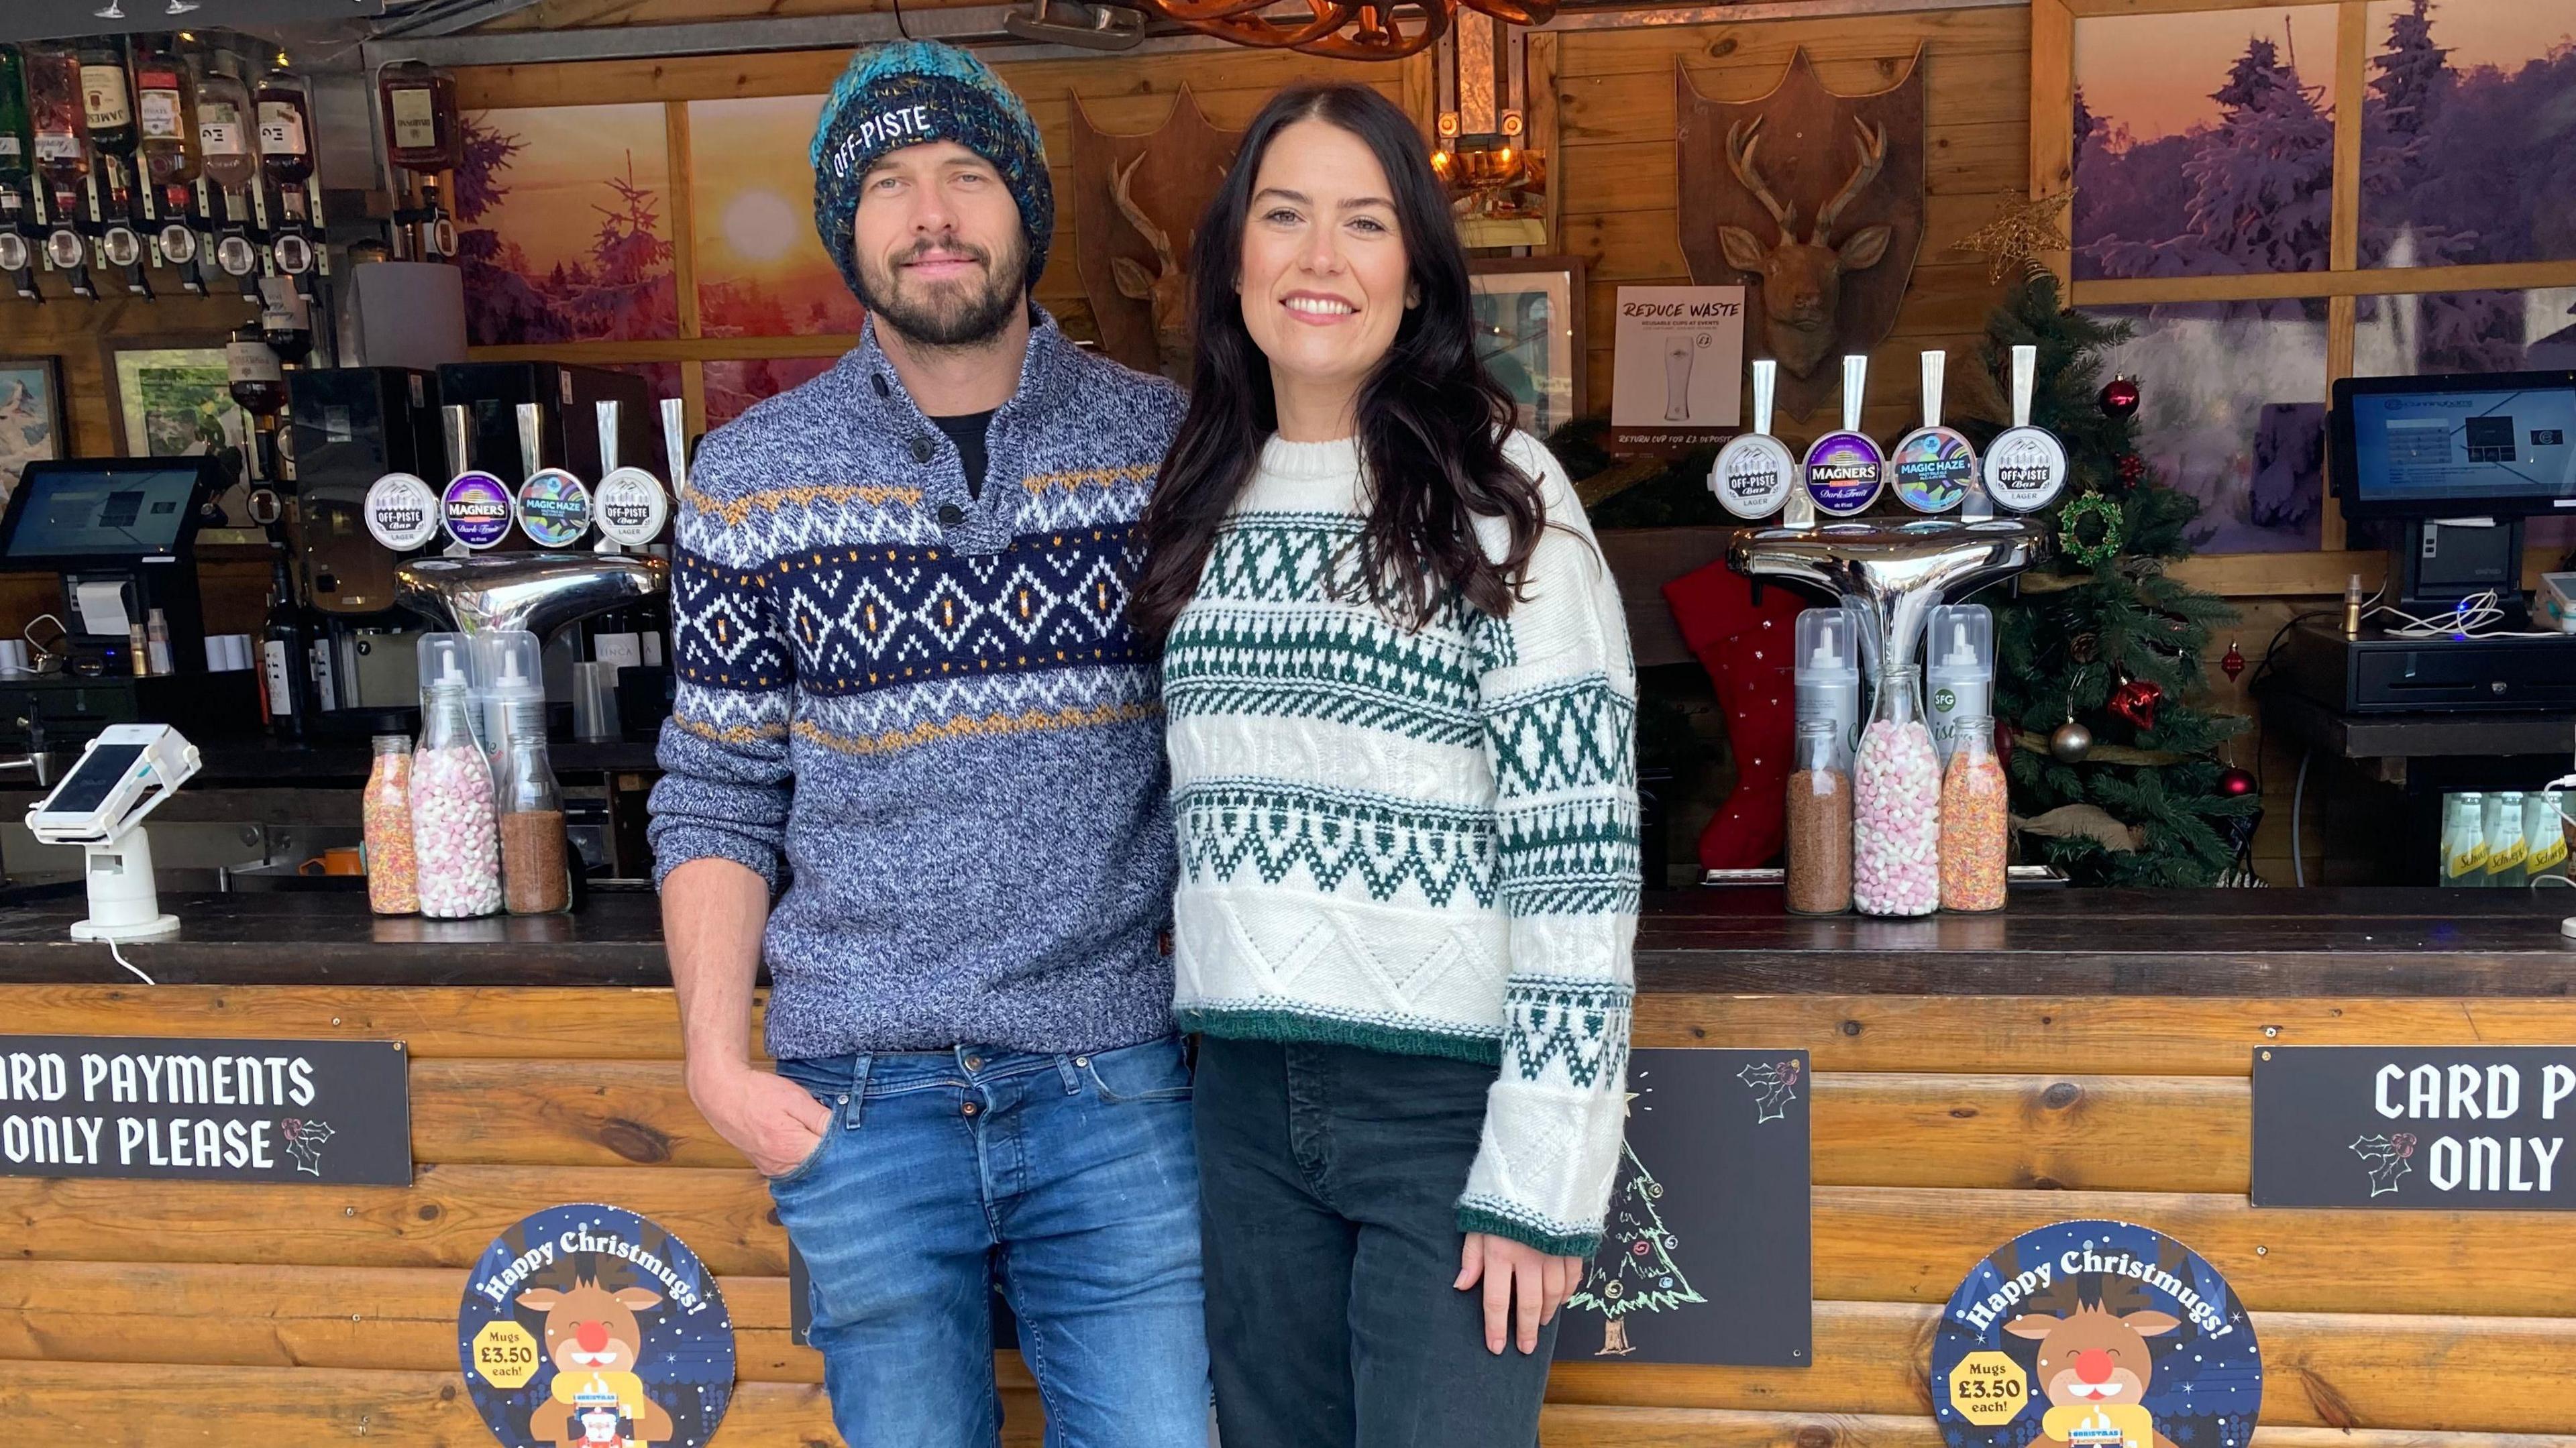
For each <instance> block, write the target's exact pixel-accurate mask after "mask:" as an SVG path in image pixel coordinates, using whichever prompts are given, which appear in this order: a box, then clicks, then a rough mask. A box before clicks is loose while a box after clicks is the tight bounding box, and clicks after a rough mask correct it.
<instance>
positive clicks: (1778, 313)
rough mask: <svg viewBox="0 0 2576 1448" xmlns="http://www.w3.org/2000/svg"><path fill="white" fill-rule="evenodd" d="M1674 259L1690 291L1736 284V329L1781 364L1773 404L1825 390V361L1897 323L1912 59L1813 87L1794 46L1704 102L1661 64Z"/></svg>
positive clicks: (1910, 240)
mask: <svg viewBox="0 0 2576 1448" xmlns="http://www.w3.org/2000/svg"><path fill="white" fill-rule="evenodd" d="M1673 89H1674V100H1675V103H1676V110H1677V112H1678V114H1679V117H1680V124H1679V129H1678V134H1677V135H1676V137H1675V143H1676V145H1677V146H1678V148H1679V150H1680V155H1679V158H1678V160H1679V164H1680V168H1681V169H1680V175H1681V178H1682V184H1681V197H1680V210H1679V216H1680V223H1681V232H1682V238H1681V239H1682V255H1683V256H1684V257H1685V258H1686V259H1687V260H1688V261H1689V263H1690V271H1691V280H1693V281H1695V282H1698V283H1699V284H1701V285H1702V286H1727V285H1732V284H1735V283H1738V282H1742V283H1745V284H1746V285H1747V289H1748V293H1749V295H1748V297H1747V301H1746V326H1745V333H1746V337H1747V340H1748V342H1749V343H1750V344H1751V347H1752V350H1753V351H1754V353H1755V355H1761V354H1764V353H1767V354H1769V355H1770V356H1772V357H1776V358H1778V359H1779V362H1780V372H1781V377H1780V404H1779V405H1780V408H1781V410H1782V411H1783V412H1788V413H1796V414H1805V413H1811V412H1813V411H1815V410H1816V409H1817V408H1818V407H1820V406H1822V405H1823V404H1824V403H1825V402H1826V401H1827V399H1828V398H1830V397H1832V396H1834V395H1835V384H1836V382H1837V381H1838V379H1839V377H1840V371H1839V369H1838V368H1836V367H1834V366H1832V365H1829V364H1830V360H1831V359H1832V358H1835V357H1839V356H1841V355H1842V354H1844V353H1846V352H1867V351H1869V350H1871V349H1872V348H1874V347H1876V346H1877V345H1878V344H1879V343H1880V342H1881V341H1883V340H1885V338H1886V336H1887V334H1888V331H1889V329H1891V328H1892V327H1894V326H1895V325H1896V313H1897V308H1898V306H1899V304H1901V303H1902V302H1903V300H1904V297H1905V284H1906V282H1907V280H1908V279H1909V278H1911V277H1912V276H1913V274H1914V260H1915V256H1916V253H1917V252H1918V251H1920V250H1921V248H1922V244H1923V134H1924V133H1923V64H1922V51H1921V50H1920V49H1919V48H1918V49H1917V50H1916V52H1915V54H1914V58H1913V60H1912V61H1911V62H1910V63H1909V64H1908V65H1907V66H1906V69H1905V74H1904V77H1903V78H1902V79H1900V80H1898V81H1897V82H1896V84H1894V85H1892V86H1890V87H1888V88H1887V89H1885V90H1882V91H1876V92H1872V93H1870V94H1867V95H1856V96H1846V95H1838V94H1836V93H1834V92H1832V91H1829V90H1827V89H1825V86H1824V82H1823V81H1822V80H1820V79H1818V78H1817V76H1816V70H1815V66H1814V64H1813V63H1812V62H1810V61H1809V60H1808V59H1807V53H1806V51H1804V50H1800V51H1799V52H1798V53H1797V54H1796V55H1794V56H1792V57H1790V60H1789V68H1788V70H1787V71H1786V72H1785V73H1783V74H1782V76H1781V78H1780V83H1779V85H1777V86H1775V87H1774V88H1773V89H1772V90H1771V92H1770V94H1768V95H1765V96H1762V97H1760V98H1759V99H1756V100H1750V101H1713V100H1710V99H1709V98H1707V97H1706V96H1703V95H1701V94H1700V93H1699V88H1698V86H1696V85H1695V84H1693V83H1692V81H1691V78H1690V74H1689V72H1687V71H1685V70H1683V69H1682V68H1681V67H1680V66H1678V65H1676V66H1675V67H1674V70H1673Z"/></svg>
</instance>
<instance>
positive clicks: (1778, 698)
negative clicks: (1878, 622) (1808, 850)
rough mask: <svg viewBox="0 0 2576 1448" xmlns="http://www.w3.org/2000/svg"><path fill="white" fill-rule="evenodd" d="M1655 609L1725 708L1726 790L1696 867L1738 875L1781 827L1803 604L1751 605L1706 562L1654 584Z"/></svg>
mask: <svg viewBox="0 0 2576 1448" xmlns="http://www.w3.org/2000/svg"><path fill="white" fill-rule="evenodd" d="M1664 602H1665V603H1666V604H1668V605H1670V606H1671V608H1672V611H1673V618H1674V620H1675V621H1676V622H1677V623H1679V624H1680V625H1681V631H1682V640H1683V642H1685V643H1687V644H1689V645H1690V650H1691V652H1692V653H1694V654H1697V655H1698V656H1699V662H1700V666H1701V667H1702V668H1705V669H1706V670H1708V677H1709V681H1710V682H1711V683H1713V684H1715V685H1716V686H1717V703H1718V707H1719V708H1721V709H1723V710H1725V711H1726V738H1727V744H1728V746H1729V747H1730V748H1731V749H1732V750H1733V751H1734V754H1735V792H1734V793H1733V794H1731V795H1728V796H1727V799H1726V807H1725V808H1723V809H1721V810H1719V811H1718V812H1717V817H1716V818H1715V819H1712V820H1710V821H1709V822H1708V828H1706V829H1704V830H1702V831H1700V836H1699V862H1700V866H1701V868H1703V869H1709V870H1743V869H1752V868H1755V867H1757V866H1761V865H1767V864H1770V863H1771V862H1772V861H1774V860H1776V859H1778V858H1779V856H1780V847H1781V844H1782V842H1783V839H1784V836H1785V833H1786V828H1785V821H1784V816H1785V814H1786V811H1787V793H1786V791H1787V789H1788V784H1789V766H1790V764H1791V762H1792V761H1791V759H1790V757H1789V755H1790V748H1789V746H1790V744H1791V742H1792V740H1793V739H1794V738H1795V737H1796V729H1795V727H1794V724H1793V722H1792V721H1793V719H1794V717H1795V713H1796V706H1795V699H1794V696H1793V694H1792V692H1791V685H1792V682H1793V681H1792V677H1791V669H1792V666H1793V664H1794V660H1793V659H1792V658H1791V655H1792V654H1793V653H1795V651H1796V650H1795V649H1794V647H1793V644H1794V643H1795V636H1796V630H1797V618H1798V615H1799V614H1800V613H1801V612H1803V611H1804V610H1805V609H1806V608H1807V607H1808V604H1807V600H1806V599H1804V598H1803V597H1801V596H1799V595H1798V594H1797V593H1795V592H1793V591H1791V590H1789V589H1786V588H1780V587H1776V586H1775V587H1771V588H1766V589H1764V590H1763V591H1762V601H1761V602H1760V603H1759V604H1757V603H1755V602H1754V601H1753V584H1752V581H1751V580H1750V579H1747V578H1745V577H1744V576H1743V575H1742V574H1740V573H1737V572H1736V571H1735V570H1734V569H1731V568H1729V567H1727V566H1726V565H1725V564H1724V563H1712V564H1710V565H1708V566H1707V567H1705V568H1702V569H1700V570H1699V571H1697V572H1695V573H1689V574H1685V575H1683V576H1682V577H1680V578H1676V579H1674V580H1673V581H1672V582H1670V583H1667V584H1665V585H1664Z"/></svg>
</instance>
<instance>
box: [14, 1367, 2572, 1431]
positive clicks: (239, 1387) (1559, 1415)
mask: <svg viewBox="0 0 2576 1448" xmlns="http://www.w3.org/2000/svg"><path fill="white" fill-rule="evenodd" d="M1003 1401H1004V1408H1005V1414H1006V1417H1005V1422H1004V1428H1003V1442H1004V1443H1006V1444H1009V1445H1012V1448H1020V1445H1024V1444H1025V1445H1032V1448H1034V1445H1035V1444H1036V1442H1037V1441H1038V1440H1037V1438H1036V1436H1035V1432H1036V1426H1037V1422H1038V1419H1039V1411H1038V1405H1037V1402H1036V1395H1035V1394H1034V1393H1032V1392H1027V1391H1025V1390H1013V1389H1005V1390H1004V1392H1003ZM0 1414H5V1415H6V1416H7V1418H8V1421H9V1426H10V1430H11V1431H12V1432H13V1433H14V1434H17V1435H19V1436H20V1437H21V1438H22V1439H23V1440H24V1441H27V1442H31V1443H42V1444H48V1445H50V1444H55V1443H62V1444H71V1443H81V1444H129V1443H130V1444H161V1443H169V1442H173V1441H178V1440H177V1439H175V1438H174V1436H173V1429H174V1420H180V1419H186V1420H191V1421H193V1422H195V1423H197V1424H199V1425H200V1433H201V1434H202V1432H203V1431H205V1430H217V1431H219V1432H220V1434H221V1438H220V1441H226V1442H232V1441H255V1442H258V1443H260V1444H262V1445H263V1448H303V1445H306V1444H325V1443H328V1444H340V1443H345V1442H347V1441H349V1440H350V1439H352V1438H361V1437H363V1438H379V1437H382V1438H387V1439H390V1440H392V1441H395V1442H399V1443H403V1444H405V1445H413V1448H488V1445H489V1444H490V1443H491V1442H492V1436H491V1430H490V1429H488V1428H486V1427H484V1426H483V1421H482V1419H481V1418H480V1417H478V1416H476V1414H475V1412H474V1408H473V1404H472V1402H471V1401H470V1400H469V1399H468V1398H467V1397H466V1394H465V1391H464V1385H463V1383H462V1381H461V1380H460V1379H459V1378H458V1376H457V1375H456V1374H455V1373H453V1372H444V1373H440V1372H391V1371H348V1370H338V1369H329V1368H236V1367H194V1366H189V1367H181V1366H170V1367H158V1368H155V1369H153V1370H152V1375H151V1381H150V1391H148V1392H138V1391H137V1381H136V1377H135V1370H134V1369H133V1368H132V1367H131V1366H129V1365H125V1364H116V1363H62V1362H43V1363H26V1364H13V1365H12V1367H11V1372H10V1375H9V1376H7V1377H6V1378H0ZM829 1421H830V1419H829V1416H828V1411H827V1406H826V1404H825V1401H824V1398H823V1391H822V1389H821V1388H819V1387H807V1386H795V1385H790V1384H784V1383H746V1384H744V1385H742V1387H741V1389H740V1391H738V1392H737V1393H735V1395H734V1399H733V1405H732V1408H731V1410H730V1411H729V1412H728V1413H727V1414H726V1416H725V1422H724V1426H723V1427H722V1428H721V1429H719V1430H718V1431H717V1433H716V1436H715V1439H714V1443H713V1448H785V1445H796V1448H836V1445H838V1444H839V1443H840V1441H841V1440H840V1439H839V1437H838V1436H836V1435H835V1434H833V1433H832V1432H831V1431H830V1429H829V1427H828V1424H829ZM1539 1432H1540V1437H1541V1439H1542V1441H1544V1442H1546V1443H1547V1444H1548V1445H1550V1448H1739V1445H1740V1448H1779V1445H1782V1444H1794V1445H1796V1448H1942V1438H1941V1433H1940V1429H1939V1428H1937V1427H1936V1426H1934V1424H1933V1421H1932V1419H1931V1418H1930V1417H1928V1416H1911V1415H1909V1416H1888V1415H1878V1414H1857V1413H1791V1412H1734V1411H1727V1410H1722V1409H1695V1408H1636V1407H1596V1406H1589V1405H1581V1404H1570V1403H1552V1404H1550V1405H1549V1406H1548V1408H1547V1409H1546V1410H1545V1412H1544V1413H1543V1415H1542V1416H1541V1419H1540V1424H1539ZM2434 1445H2442V1448H2576V1435H2568V1434H2555V1433H2543V1434H2484V1433H2453V1432H2448V1431H2438V1430H2437V1431H2415V1430H2376V1429H2357V1430H2343V1429H2333V1428H2297V1427H2280V1428H2274V1427H2264V1428H2258V1429H2256V1430H2255V1432H2254V1435H2253V1448H2434Z"/></svg>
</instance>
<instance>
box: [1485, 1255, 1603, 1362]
mask: <svg viewBox="0 0 2576 1448" xmlns="http://www.w3.org/2000/svg"><path fill="white" fill-rule="evenodd" d="M1591 1265H1592V1264H1590V1263H1589V1262H1586V1261H1584V1260H1583V1259H1582V1258H1580V1257H1556V1256H1551V1255H1549V1254H1548V1253H1545V1252H1542V1251H1540V1250H1539V1249H1537V1248H1536V1247H1532V1246H1529V1245H1528V1244H1526V1243H1522V1242H1515V1241H1513V1240H1512V1239H1511V1238H1509V1237H1497V1236H1494V1235H1493V1234H1491V1233H1489V1232H1469V1233H1468V1234H1467V1245H1466V1247H1465V1249H1464V1251H1463V1252H1462V1253H1461V1254H1460V1256H1459V1260H1458V1280H1457V1282H1456V1283H1455V1284H1453V1285H1454V1286H1456V1287H1457V1289H1458V1290H1459V1291H1461V1292H1464V1291H1466V1290H1467V1289H1468V1288H1471V1287H1473V1286H1475V1285H1476V1284H1477V1283H1478V1282H1479V1281H1482V1282H1483V1283H1484V1284H1485V1351H1487V1352H1490V1353H1499V1352H1501V1351H1502V1350H1503V1339H1504V1338H1506V1337H1517V1338H1518V1339H1519V1343H1520V1350H1521V1351H1522V1352H1525V1353H1530V1352H1536V1351H1538V1330H1539V1325H1540V1324H1541V1323H1546V1322H1553V1321H1555V1320H1556V1310H1557V1309H1558V1308H1560V1307H1563V1306H1564V1305H1565V1299H1567V1298H1569V1297H1572V1296H1573V1295H1574V1289H1575V1288H1576V1287H1578V1286H1580V1285H1582V1282H1583V1273H1584V1270H1585V1269H1586V1268H1588V1267H1590V1266H1591ZM1515 1326H1517V1328H1518V1331H1517V1332H1515V1331H1513V1329H1514V1327H1515Z"/></svg>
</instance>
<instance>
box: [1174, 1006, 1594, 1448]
mask: <svg viewBox="0 0 2576 1448" xmlns="http://www.w3.org/2000/svg"><path fill="white" fill-rule="evenodd" d="M1493 1083H1494V1068H1493V1067H1491V1066H1486V1065H1479V1064H1476V1063H1474V1062H1469V1061H1453V1060H1444V1059H1440V1058H1436V1057H1428V1056H1397V1055H1389V1054H1386V1053H1383V1052H1378V1051H1368V1050H1362V1049H1360V1048H1358V1047H1355V1046H1325V1045H1304V1044H1300V1045H1286V1046H1283V1045H1278V1044H1274V1043H1271V1042H1266V1041H1229V1040H1217V1039H1215V1038H1212V1037H1211V1038H1204V1039H1202V1040H1201V1041H1200V1043H1199V1063H1198V1082H1197V1088H1196V1096H1195V1105H1196V1116H1197V1130H1198V1148H1199V1180H1200V1192H1199V1220H1200V1240H1201V1242H1202V1244H1203V1248H1204V1256H1205V1263H1206V1274H1207V1314H1208V1348H1209V1353H1210V1358H1211V1362H1212V1365H1213V1367H1214V1372H1215V1378H1216V1409H1217V1424H1218V1430H1219V1433H1220V1436H1221V1437H1222V1438H1223V1439H1224V1442H1225V1448H1529V1445H1535V1444H1536V1443H1537V1442H1538V1413H1539V1404H1540V1401H1541V1400H1542V1399H1543V1398H1544V1397H1545V1396H1546V1391H1547V1367H1548V1357H1549V1354H1550V1353H1551V1352H1552V1351H1553V1350H1554V1347H1555V1343H1556V1324H1555V1323H1553V1322H1551V1323H1549V1324H1548V1325H1547V1326H1546V1327H1544V1328H1542V1329H1540V1332H1539V1347H1538V1351H1537V1352H1536V1353H1535V1354H1531V1355H1527V1356H1524V1355H1523V1354H1522V1353H1521V1351H1520V1349H1519V1347H1518V1346H1516V1345H1513V1344H1511V1343H1509V1342H1506V1344H1505V1346H1504V1348H1503V1352H1502V1354H1501V1355H1500V1356H1496V1355H1495V1354H1492V1353H1489V1352H1487V1351H1486V1350H1485V1327H1484V1320H1485V1319H1484V1293H1483V1289H1482V1287H1481V1285H1480V1286H1479V1287H1478V1288H1476V1289H1474V1290H1471V1291H1467V1292H1461V1291H1459V1290H1457V1289H1456V1288H1455V1287H1453V1286H1451V1285H1450V1284H1451V1283H1453V1282H1455V1281H1457V1278H1458V1255H1459V1252H1460V1250H1461V1246H1462V1242H1463V1234H1462V1233H1461V1232H1460V1231H1459V1229H1458V1221H1457V1202H1458V1195H1459V1193H1460V1192H1462V1191H1464V1190H1465V1189H1466V1185H1467V1168H1468V1165H1469V1164H1470V1163H1471V1162H1473V1161H1474V1159H1475V1156H1476V1145H1477V1141H1478V1138H1479V1136H1480V1134H1481V1133H1482V1131H1483V1128H1484V1121H1485V1093H1486V1090H1487V1088H1489V1087H1491V1086H1492V1085H1493Z"/></svg>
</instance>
